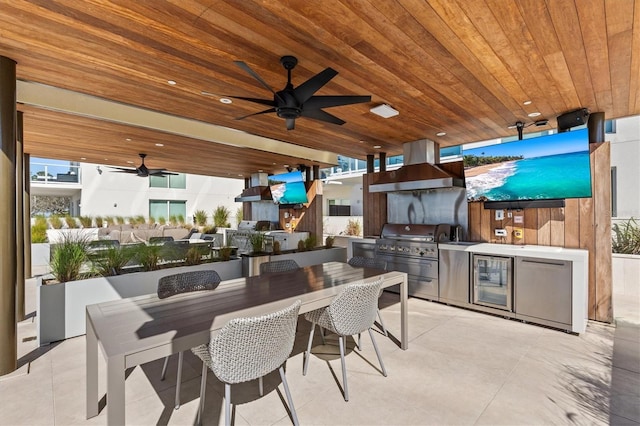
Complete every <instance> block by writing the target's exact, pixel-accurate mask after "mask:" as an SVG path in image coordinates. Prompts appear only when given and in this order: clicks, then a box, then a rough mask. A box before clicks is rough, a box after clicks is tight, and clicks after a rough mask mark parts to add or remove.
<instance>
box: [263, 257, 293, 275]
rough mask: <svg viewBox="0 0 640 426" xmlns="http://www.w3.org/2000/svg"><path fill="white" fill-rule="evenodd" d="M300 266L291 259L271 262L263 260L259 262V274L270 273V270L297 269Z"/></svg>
mask: <svg viewBox="0 0 640 426" xmlns="http://www.w3.org/2000/svg"><path fill="white" fill-rule="evenodd" d="M299 268H300V266H299V265H298V263H297V262H296V261H295V260H293V259H285V260H274V261H272V262H264V263H261V264H260V275H262V274H270V273H272V272H287V271H294V270H296V269H299Z"/></svg>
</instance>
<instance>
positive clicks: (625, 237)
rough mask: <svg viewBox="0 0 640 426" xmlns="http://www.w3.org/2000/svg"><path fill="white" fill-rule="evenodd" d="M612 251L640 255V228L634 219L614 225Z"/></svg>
mask: <svg viewBox="0 0 640 426" xmlns="http://www.w3.org/2000/svg"><path fill="white" fill-rule="evenodd" d="M611 230H612V231H613V235H612V242H611V251H612V252H613V253H624V254H640V227H638V223H637V222H636V220H635V219H634V218H631V219H629V220H628V221H626V222H625V223H622V224H618V223H614V224H613V227H612V228H611Z"/></svg>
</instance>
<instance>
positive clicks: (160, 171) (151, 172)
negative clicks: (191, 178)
mask: <svg viewBox="0 0 640 426" xmlns="http://www.w3.org/2000/svg"><path fill="white" fill-rule="evenodd" d="M171 175H173V176H177V175H178V173H173V172H168V171H166V170H165V169H151V170H149V176H171Z"/></svg>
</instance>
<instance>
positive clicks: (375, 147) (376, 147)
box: [373, 145, 382, 149]
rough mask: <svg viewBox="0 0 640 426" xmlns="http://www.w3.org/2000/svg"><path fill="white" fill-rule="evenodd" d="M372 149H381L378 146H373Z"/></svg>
mask: <svg viewBox="0 0 640 426" xmlns="http://www.w3.org/2000/svg"><path fill="white" fill-rule="evenodd" d="M373 148H374V149H380V148H382V147H381V146H380V145H374V146H373Z"/></svg>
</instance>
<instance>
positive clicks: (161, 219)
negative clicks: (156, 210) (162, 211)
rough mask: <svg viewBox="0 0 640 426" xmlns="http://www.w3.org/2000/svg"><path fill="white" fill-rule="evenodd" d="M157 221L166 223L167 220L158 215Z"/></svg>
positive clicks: (161, 223) (162, 223)
mask: <svg viewBox="0 0 640 426" xmlns="http://www.w3.org/2000/svg"><path fill="white" fill-rule="evenodd" d="M158 223H159V224H160V225H164V224H166V223H167V220H166V219H165V218H164V217H163V216H160V217H159V218H158Z"/></svg>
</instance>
